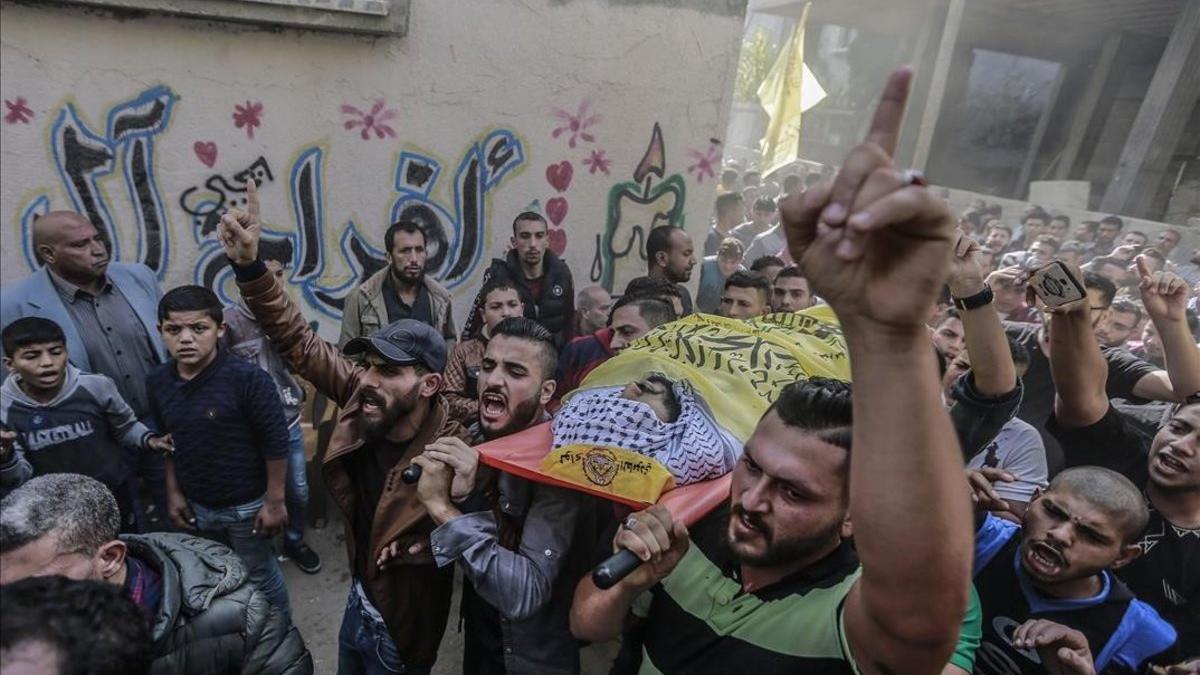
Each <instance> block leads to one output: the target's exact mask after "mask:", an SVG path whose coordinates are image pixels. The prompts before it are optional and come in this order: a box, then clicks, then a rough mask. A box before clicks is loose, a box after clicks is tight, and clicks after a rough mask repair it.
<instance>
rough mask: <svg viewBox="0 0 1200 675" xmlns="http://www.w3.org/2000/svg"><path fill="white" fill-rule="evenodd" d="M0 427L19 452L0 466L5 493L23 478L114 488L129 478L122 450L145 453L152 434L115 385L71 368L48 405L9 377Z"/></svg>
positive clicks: (1, 394)
mask: <svg viewBox="0 0 1200 675" xmlns="http://www.w3.org/2000/svg"><path fill="white" fill-rule="evenodd" d="M0 424H3V425H4V426H6V427H7V428H9V429H11V430H13V431H15V432H17V448H16V449H15V450H14V452H13V455H12V457H10V458H9V460H8V461H7V462H5V463H4V466H2V467H0V483H2V484H3V485H4V486H5V488H6V489H11V488H12V487H15V485H13V483H17V482H19V479H20V476H22V475H24V479H28V478H29V477H30V476H34V475H37V476H40V475H42V474H47V473H64V472H66V473H81V474H83V475H85V476H91V477H92V478H95V479H96V480H98V481H100V482H101V483H104V484H105V485H107V486H108V487H109V489H113V488H116V487H118V486H120V485H121V484H122V483H124V482H125V481H126V480H127V479H128V478H129V466H128V463H127V462H126V456H125V453H124V451H123V450H122V448H123V447H140V448H145V447H146V442H147V441H148V440H149V439H150V437H151V435H152V434H151V431H150V429H148V428H147V427H146V425H144V424H142V423H141V422H139V421H138V419H137V417H136V416H134V414H133V410H132V409H131V408H130V407H129V404H127V403H126V402H125V399H123V398H121V394H120V393H119V392H118V391H117V386H116V385H115V384H114V383H113V381H112V380H110V379H108V377H106V376H104V375H95V374H92V373H84V372H80V370H79V369H78V368H76V367H75V366H72V365H69V364H68V365H67V376H66V380H65V381H64V382H63V386H62V389H61V390H60V391H59V392H58V395H57V396H55V397H54V398H53V399H51V400H50V401H49V402H47V403H39V402H37V401H35V400H33V399H32V398H30V397H29V396H28V395H26V394H25V392H24V391H22V390H21V386H20V375H18V374H17V373H9V375H8V377H7V378H5V380H4V384H3V385H0Z"/></svg>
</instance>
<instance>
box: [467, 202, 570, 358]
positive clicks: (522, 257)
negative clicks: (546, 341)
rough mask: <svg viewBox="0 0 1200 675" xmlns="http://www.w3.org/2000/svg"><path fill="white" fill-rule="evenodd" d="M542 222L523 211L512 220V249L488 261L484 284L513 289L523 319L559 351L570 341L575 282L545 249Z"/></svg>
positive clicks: (475, 316) (471, 331)
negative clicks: (522, 309) (550, 339)
mask: <svg viewBox="0 0 1200 675" xmlns="http://www.w3.org/2000/svg"><path fill="white" fill-rule="evenodd" d="M549 227H550V226H549V225H548V224H547V223H546V219H545V218H543V217H542V215H541V214H539V213H535V212H533V211H525V212H523V213H520V214H518V215H517V217H516V219H514V220H513V233H512V240H511V244H512V249H511V250H509V252H508V255H506V256H505V257H504V258H495V259H493V260H492V266H491V267H489V268H488V270H487V273H486V275H485V276H484V283H487V282H488V281H490V280H492V279H504V280H506V281H508V282H509V283H510V284H513V285H515V286H516V288H517V290H518V291H520V293H521V302H522V303H524V305H525V316H527V317H529V318H530V319H534V320H535V321H537V322H538V323H540V324H542V326H544V327H545V328H546V330H548V331H550V334H551V335H553V336H554V346H555V347H557V348H560V349H561V348H562V346H563V345H565V344H567V341H568V340H570V339H571V336H572V335H571V331H572V329H573V328H574V326H573V325H572V324H573V323H574V322H575V282H574V281H573V280H572V279H571V270H570V268H568V267H567V263H566V262H564V261H563V260H562V258H559V257H558V256H557V255H555V254H554V251H551V250H549V248H550V238H549V236H550V235H549V229H548V228H549ZM480 311H481V310H480V308H479V307H475V308H474V309H473V310H472V316H471V319H470V320H469V321H468V324H469V325H468V326H467V334H474V329H475V327H476V326H478V323H477V322H478V321H480V320H481V317H480V316H479V314H480Z"/></svg>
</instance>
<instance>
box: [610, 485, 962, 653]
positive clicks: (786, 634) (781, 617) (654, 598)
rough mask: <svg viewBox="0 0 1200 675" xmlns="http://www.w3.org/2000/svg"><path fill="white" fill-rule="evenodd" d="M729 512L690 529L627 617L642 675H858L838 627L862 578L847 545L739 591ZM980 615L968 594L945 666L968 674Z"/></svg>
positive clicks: (722, 511) (841, 627) (724, 508)
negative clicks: (637, 625) (670, 566)
mask: <svg viewBox="0 0 1200 675" xmlns="http://www.w3.org/2000/svg"><path fill="white" fill-rule="evenodd" d="M728 523H729V509H728V506H727V505H726V506H722V507H721V508H719V509H718V510H717V511H715V512H713V513H711V514H709V515H708V516H706V517H705V518H704V519H703V520H702V521H701V522H700V523H698V524H697V525H696V526H695V527H693V528H692V530H691V539H692V545H691V546H690V547H689V548H688V551H687V553H686V554H684V556H683V558H682V559H681V560H680V561H679V564H678V565H677V566H676V567H675V569H674V570H672V571H671V574H669V575H668V576H667V577H666V578H665V579H663V580H662V582H660V583H659V584H658V585H656V586H654V588H652V589H651V590H649V591H647V592H646V593H644V594H642V596H641V597H639V598H638V600H637V602H635V604H634V607H633V612H634V614H635V615H637V616H639V617H644V618H645V619H646V621H645V641H644V643H643V650H642V665H641V670H640V672H641V673H642V674H643V675H650V674H659V673H689V674H690V673H744V674H745V675H767V674H768V673H805V674H809V673H822V674H823V673H838V674H843V673H846V674H856V673H858V667H857V665H856V664H855V663H854V659H853V657H852V656H851V653H850V646H849V643H848V642H847V639H846V633H845V630H844V623H843V609H844V602H845V599H846V596H847V595H848V594H849V592H850V589H851V588H852V587H853V586H854V583H855V582H856V581H858V577H859V574H860V572H861V570H860V568H859V565H858V557H857V555H856V554H855V553H854V550H853V548H852V547H851V545H850V543H849V542H848V541H845V542H843V543H842V545H841V546H840V547H838V548H837V550H835V551H834V552H833V553H831V554H829V555H828V556H826V557H825V558H824V559H822V560H820V561H819V562H817V563H815V564H813V565H810V566H809V567H808V568H807V569H805V570H802V571H800V572H797V573H795V574H792V575H790V576H788V577H785V578H783V579H781V580H780V581H778V582H776V583H774V584H771V585H770V586H768V587H766V588H762V589H759V590H757V591H755V592H753V593H743V592H742V585H741V582H740V581H738V579H737V577H738V569H739V568H738V563H737V561H736V560H735V559H734V558H733V556H732V553H731V552H730V551H729V549H728V546H727V545H726V544H725V537H726V532H727V530H728ZM979 621H980V613H979V605H978V600H977V599H976V598H975V595H974V593H972V600H971V611H969V612H968V616H967V618H966V620H965V621H964V625H963V631H962V635H961V636H960V642H959V647H958V649H956V651H955V655H954V658H952V659H951V663H954V664H955V665H958V666H959V667H961V668H963V669H964V670H966V671H968V672H970V670H971V667H972V664H973V661H974V658H973V657H974V652H975V648H976V647H977V646H978V644H979V634H980V624H979Z"/></svg>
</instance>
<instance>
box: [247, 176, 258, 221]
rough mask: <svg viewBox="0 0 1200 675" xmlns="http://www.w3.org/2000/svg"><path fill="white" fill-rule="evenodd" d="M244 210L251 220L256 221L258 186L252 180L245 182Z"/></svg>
mask: <svg viewBox="0 0 1200 675" xmlns="http://www.w3.org/2000/svg"><path fill="white" fill-rule="evenodd" d="M246 210H247V211H249V212H250V217H251V218H252V219H254V220H256V221H257V220H258V186H257V185H255V184H254V179H253V178H249V179H247V180H246Z"/></svg>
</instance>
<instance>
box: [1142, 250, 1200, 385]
mask: <svg viewBox="0 0 1200 675" xmlns="http://www.w3.org/2000/svg"><path fill="white" fill-rule="evenodd" d="M1137 268H1138V273H1139V274H1140V275H1141V284H1140V285H1141V289H1142V304H1144V305H1145V306H1146V313H1147V314H1149V315H1150V320H1151V321H1153V322H1154V327H1155V328H1156V329H1158V335H1159V339H1161V340H1162V345H1163V357H1164V359H1165V360H1166V365H1167V375H1168V376H1169V378H1170V385H1171V391H1172V393H1173V395H1174V396H1173V397H1172V398H1173V400H1176V401H1182V400H1183V399H1185V398H1187V397H1188V396H1191V395H1192V394H1195V393H1196V392H1200V348H1197V347H1196V340H1195V338H1194V337H1193V336H1192V331H1191V330H1189V329H1188V325H1187V316H1186V314H1187V303H1188V287H1187V282H1185V281H1184V280H1183V279H1181V278H1180V277H1179V276H1178V275H1176V274H1174V273H1171V272H1155V273H1153V274H1151V273H1149V272H1148V271H1147V270H1146V265H1145V262H1144V261H1143V259H1142V258H1141V257H1139V258H1138V259H1137ZM1152 375H1153V374H1152ZM1146 377H1150V375H1148V376H1146ZM1143 379H1145V378H1143ZM1138 384H1139V385H1141V382H1139V383H1138ZM1136 389H1137V387H1135V391H1136Z"/></svg>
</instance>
